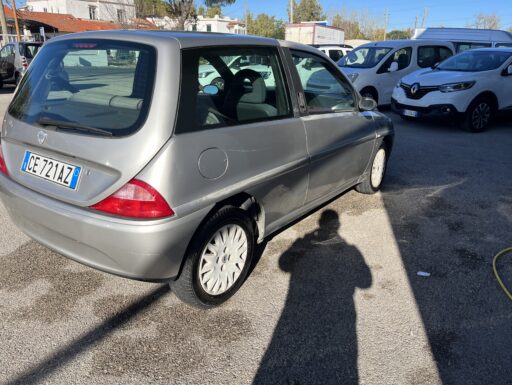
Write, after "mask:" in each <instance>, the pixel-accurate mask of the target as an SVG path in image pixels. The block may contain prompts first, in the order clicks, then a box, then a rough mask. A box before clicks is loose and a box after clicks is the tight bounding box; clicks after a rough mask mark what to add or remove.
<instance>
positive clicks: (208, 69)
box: [199, 55, 275, 89]
mask: <svg viewBox="0 0 512 385" xmlns="http://www.w3.org/2000/svg"><path fill="white" fill-rule="evenodd" d="M221 60H223V61H224V63H225V64H226V65H227V66H228V68H229V69H230V71H231V72H232V73H233V74H236V73H237V72H238V71H241V70H243V69H252V70H254V71H256V72H258V73H259V74H260V75H261V77H262V78H263V80H264V81H265V84H266V85H267V86H272V85H273V84H274V83H275V80H274V78H273V77H272V70H271V68H270V63H266V62H265V61H264V60H265V58H264V57H261V56H258V55H251V56H236V57H231V56H226V57H222V58H221ZM199 83H200V84H201V86H203V87H204V86H207V85H209V84H213V85H215V86H217V87H218V88H219V89H223V88H224V79H223V77H222V76H221V75H220V74H219V73H218V72H217V70H216V69H215V67H214V66H213V65H211V64H200V65H199Z"/></svg>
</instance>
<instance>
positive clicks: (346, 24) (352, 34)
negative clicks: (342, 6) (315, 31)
mask: <svg viewBox="0 0 512 385" xmlns="http://www.w3.org/2000/svg"><path fill="white" fill-rule="evenodd" d="M331 25H332V26H333V27H336V28H341V29H342V30H344V31H345V39H349V40H350V39H363V38H364V36H363V35H362V33H361V28H360V27H359V23H358V22H357V20H351V19H349V18H345V17H344V16H342V15H340V14H336V15H334V17H333V18H332V20H331Z"/></svg>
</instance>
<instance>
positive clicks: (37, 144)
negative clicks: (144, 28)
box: [1, 38, 179, 206]
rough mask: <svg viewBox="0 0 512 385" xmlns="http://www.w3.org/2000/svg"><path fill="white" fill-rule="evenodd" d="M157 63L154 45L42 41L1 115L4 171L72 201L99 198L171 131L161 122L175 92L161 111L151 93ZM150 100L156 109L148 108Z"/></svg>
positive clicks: (134, 170) (81, 202)
mask: <svg viewBox="0 0 512 385" xmlns="http://www.w3.org/2000/svg"><path fill="white" fill-rule="evenodd" d="M178 60H179V59H178ZM157 61H158V58H157V50H156V49H155V48H154V47H153V46H151V45H149V44H144V43H135V42H131V41H122V40H107V39H97V38H96V39H60V40H57V41H55V42H51V43H48V44H46V45H45V46H44V47H43V48H42V49H41V51H40V52H39V53H38V54H37V56H36V57H35V59H34V62H33V63H32V65H31V66H30V68H29V70H28V72H27V74H26V75H25V76H24V77H23V80H22V82H21V83H20V86H19V88H18V90H17V92H16V95H15V97H14V99H13V101H12V103H11V105H10V106H9V110H8V113H7V114H6V118H5V119H4V124H3V129H2V142H1V145H2V150H3V155H4V158H5V162H6V165H7V169H8V172H9V176H10V177H11V178H12V179H14V180H15V181H16V182H18V183H20V184H22V185H24V186H26V187H28V188H30V189H32V190H35V191H38V192H40V193H43V194H45V195H48V196H51V197H53V198H56V199H59V200H62V201H65V202H68V203H72V204H75V205H79V206H90V205H92V204H95V203H97V202H99V201H100V200H102V199H104V198H105V197H107V196H109V195H110V194H112V192H114V191H116V190H117V189H119V188H120V187H121V186H123V185H124V184H125V183H127V182H128V181H129V180H130V179H132V178H133V177H135V176H136V175H137V174H138V173H139V172H140V171H141V170H142V169H143V168H144V166H146V165H147V164H148V162H149V161H150V160H151V159H152V158H153V157H154V156H155V154H156V153H157V152H158V151H159V149H160V148H161V147H162V146H163V145H164V144H165V142H166V141H167V140H168V138H169V137H170V135H171V131H172V127H169V126H168V125H167V127H165V122H169V120H170V119H173V113H174V108H173V106H174V104H173V103H174V100H173V99H174V98H173V97H170V98H169V99H168V100H167V102H168V103H169V104H168V105H166V109H163V108H162V107H163V105H162V101H161V100H158V99H155V98H154V96H153V95H154V93H155V92H157V91H158V89H159V88H158V87H159V86H157V85H156V81H155V79H156V69H157ZM167 63H168V64H170V65H173V64H174V63H173V62H169V61H167ZM158 67H159V66H158ZM178 68H179V67H178ZM174 72H179V71H174ZM178 76H179V75H178ZM172 84H173V83H172V82H171V83H170V84H168V85H167V86H166V87H165V90H166V91H167V92H169V89H171V88H172ZM160 87H161V86H160ZM161 91H162V90H160V92H161ZM153 100H154V103H152V101H153ZM155 104H157V108H156V109H159V110H160V113H159V114H157V113H156V112H154V111H153V112H152V110H153V108H152V107H151V106H152V105H155Z"/></svg>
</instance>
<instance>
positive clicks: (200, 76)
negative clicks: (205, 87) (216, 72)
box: [199, 71, 213, 79]
mask: <svg viewBox="0 0 512 385" xmlns="http://www.w3.org/2000/svg"><path fill="white" fill-rule="evenodd" d="M210 74H213V71H206V72H199V79H204V78H206V77H208V75H210Z"/></svg>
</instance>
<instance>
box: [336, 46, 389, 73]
mask: <svg viewBox="0 0 512 385" xmlns="http://www.w3.org/2000/svg"><path fill="white" fill-rule="evenodd" d="M389 51H391V48H384V47H361V48H356V49H354V50H352V51H350V52H349V53H348V54H347V55H346V56H344V57H343V58H341V60H340V61H339V62H338V65H339V66H340V67H354V68H372V67H375V66H376V65H377V64H379V62H380V61H381V60H382V59H383V58H384V56H386V55H387V54H388V52H389Z"/></svg>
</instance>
